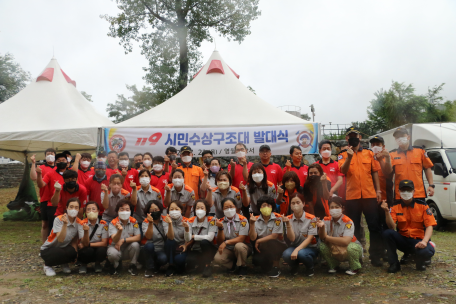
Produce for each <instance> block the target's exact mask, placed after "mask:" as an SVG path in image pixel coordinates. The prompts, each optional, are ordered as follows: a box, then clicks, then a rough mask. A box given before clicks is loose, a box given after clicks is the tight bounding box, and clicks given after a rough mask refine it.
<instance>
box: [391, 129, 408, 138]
mask: <svg viewBox="0 0 456 304" xmlns="http://www.w3.org/2000/svg"><path fill="white" fill-rule="evenodd" d="M408 134H409V132H408V131H407V129H406V128H403V127H399V128H397V129H396V130H395V131H394V133H393V136H394V137H396V136H399V135H408Z"/></svg>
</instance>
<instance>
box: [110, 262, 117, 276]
mask: <svg viewBox="0 0 456 304" xmlns="http://www.w3.org/2000/svg"><path fill="white" fill-rule="evenodd" d="M118 268H119V267H117V268H115V267H114V265H113V264H109V274H110V275H116V274H119V273H118V272H117V269H118Z"/></svg>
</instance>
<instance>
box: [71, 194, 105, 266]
mask: <svg viewBox="0 0 456 304" xmlns="http://www.w3.org/2000/svg"><path fill="white" fill-rule="evenodd" d="M99 212H100V210H99V207H98V204H97V203H96V202H94V201H90V202H88V203H87V205H86V207H85V215H86V218H85V219H84V220H83V221H82V222H81V225H80V226H79V239H80V242H79V245H78V249H79V251H78V261H79V263H80V264H81V266H80V267H79V273H87V264H89V263H95V272H97V273H99V272H101V271H102V270H103V268H102V267H101V263H102V262H103V261H104V260H106V254H107V250H108V248H107V246H108V238H109V236H108V224H107V223H106V222H105V221H103V220H98V214H99Z"/></svg>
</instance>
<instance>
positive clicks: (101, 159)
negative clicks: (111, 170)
mask: <svg viewBox="0 0 456 304" xmlns="http://www.w3.org/2000/svg"><path fill="white" fill-rule="evenodd" d="M98 161H101V162H104V163H105V162H106V157H102V158H99V159H98Z"/></svg>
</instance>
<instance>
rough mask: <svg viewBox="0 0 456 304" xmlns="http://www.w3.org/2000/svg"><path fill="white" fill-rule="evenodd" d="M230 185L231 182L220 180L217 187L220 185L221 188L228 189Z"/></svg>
mask: <svg viewBox="0 0 456 304" xmlns="http://www.w3.org/2000/svg"><path fill="white" fill-rule="evenodd" d="M229 186H230V183H229V182H218V183H217V187H219V189H220V190H225V189H228V187H229Z"/></svg>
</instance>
